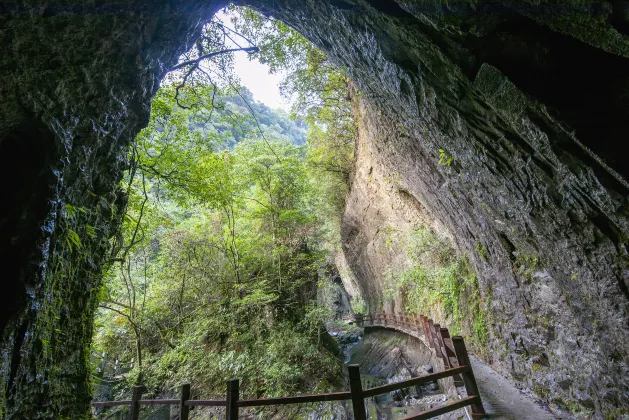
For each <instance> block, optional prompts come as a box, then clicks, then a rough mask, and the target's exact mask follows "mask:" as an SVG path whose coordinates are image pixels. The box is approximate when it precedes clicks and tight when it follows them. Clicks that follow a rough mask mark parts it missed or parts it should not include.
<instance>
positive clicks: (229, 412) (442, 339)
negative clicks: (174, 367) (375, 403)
mask: <svg viewBox="0 0 629 420" xmlns="http://www.w3.org/2000/svg"><path fill="white" fill-rule="evenodd" d="M356 323H357V324H358V325H360V326H365V327H385V328H396V327H397V328H398V329H399V328H401V327H404V328H414V329H415V331H416V333H417V334H424V335H425V337H426V340H427V341H428V343H429V345H430V346H431V347H432V348H433V349H435V350H436V352H437V354H438V355H439V356H440V357H441V358H442V360H444V366H445V370H443V371H441V372H436V373H432V374H429V375H426V376H419V377H416V378H411V379H407V380H404V381H400V382H396V383H392V384H388V385H382V386H377V387H375V388H370V389H362V383H361V380H360V372H359V366H358V365H350V366H348V373H349V388H350V390H349V391H345V392H333V393H328V394H317V395H297V396H292V397H280V398H261V399H249V400H241V399H240V388H239V380H238V379H232V380H229V381H227V392H226V398H225V399H224V400H222V399H219V400H193V399H191V398H190V385H188V384H186V385H183V386H182V387H181V396H180V397H179V399H154V400H143V399H142V387H135V388H134V389H133V393H132V397H131V400H123V401H104V402H93V403H92V406H93V407H113V406H122V405H127V406H130V411H129V419H130V420H138V418H139V415H140V406H142V405H179V419H180V420H188V418H189V411H190V408H191V407H199V406H202V407H225V408H226V419H227V420H237V419H238V415H239V409H240V408H246V407H264V406H270V405H272V406H278V405H288V404H306V403H317V402H328V401H346V400H351V401H352V409H353V413H354V419H355V420H366V419H367V412H366V410H365V398H370V397H375V396H376V395H380V394H386V393H389V392H392V391H396V390H399V389H403V388H408V387H412V386H417V385H423V384H427V383H431V382H434V381H436V380H438V379H443V378H447V377H453V378H454V380H455V385H457V386H465V390H466V393H467V396H466V397H465V398H463V399H460V400H458V401H455V402H452V403H450V404H446V405H444V406H441V407H436V408H432V409H430V410H427V411H423V412H421V413H419V414H415V415H411V416H409V417H405V418H404V419H403V420H411V419H413V420H415V419H429V418H432V417H436V416H439V415H441V414H444V413H449V412H451V411H454V410H458V409H459V408H463V407H466V406H471V411H472V417H473V418H475V419H480V418H482V417H484V415H485V410H484V408H483V405H482V401H481V397H480V394H479V392H478V386H477V385H476V379H475V378H474V372H473V371H472V367H471V365H470V360H469V356H468V354H467V349H466V348H465V343H464V341H463V338H462V337H458V336H455V337H450V336H449V334H448V330H447V328H440V326H439V324H434V323H433V322H432V320H430V319H428V318H426V317H424V316H419V317H408V316H405V315H395V314H373V315H371V314H370V315H367V316H360V315H358V316H356Z"/></svg>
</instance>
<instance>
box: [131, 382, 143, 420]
mask: <svg viewBox="0 0 629 420" xmlns="http://www.w3.org/2000/svg"><path fill="white" fill-rule="evenodd" d="M142 388H143V387H142V386H134V387H133V393H132V394H131V409H130V410H129V419H130V420H138V419H139V418H140V403H139V402H138V401H140V400H141V399H142Z"/></svg>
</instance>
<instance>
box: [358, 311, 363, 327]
mask: <svg viewBox="0 0 629 420" xmlns="http://www.w3.org/2000/svg"><path fill="white" fill-rule="evenodd" d="M356 325H358V326H359V327H363V326H364V324H363V316H362V314H356Z"/></svg>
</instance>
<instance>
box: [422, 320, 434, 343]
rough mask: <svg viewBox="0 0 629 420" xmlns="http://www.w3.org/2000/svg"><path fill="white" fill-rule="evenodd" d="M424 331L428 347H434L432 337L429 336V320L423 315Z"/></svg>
mask: <svg viewBox="0 0 629 420" xmlns="http://www.w3.org/2000/svg"><path fill="white" fill-rule="evenodd" d="M422 329H423V330H424V337H426V341H427V342H428V345H429V346H430V347H432V343H431V342H430V335H429V334H428V318H427V317H426V316H425V315H422Z"/></svg>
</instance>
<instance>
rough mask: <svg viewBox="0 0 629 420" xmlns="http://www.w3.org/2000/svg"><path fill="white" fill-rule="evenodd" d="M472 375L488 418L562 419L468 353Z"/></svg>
mask: <svg viewBox="0 0 629 420" xmlns="http://www.w3.org/2000/svg"><path fill="white" fill-rule="evenodd" d="M470 361H471V364H472V368H473V369H474V376H475V377H476V382H477V384H478V388H479V390H480V394H481V397H482V398H483V406H484V407H485V410H486V411H487V414H488V416H487V418H489V419H513V420H546V419H562V418H564V417H557V416H555V415H553V414H552V413H551V412H550V411H548V410H547V409H546V408H545V407H542V406H541V405H539V404H538V403H536V402H535V401H534V400H533V399H532V398H530V397H529V396H527V395H526V394H524V393H523V392H522V391H520V390H519V389H518V388H516V387H515V386H514V385H513V384H512V383H511V382H510V381H509V380H508V379H506V378H505V377H503V376H502V375H500V374H499V373H498V372H496V371H495V370H493V369H492V368H491V367H489V366H487V365H486V364H484V363H483V362H481V361H480V360H478V359H477V358H476V357H475V356H473V355H470Z"/></svg>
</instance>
